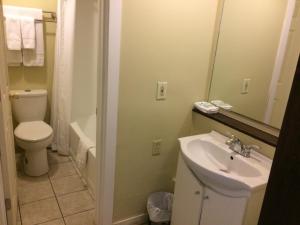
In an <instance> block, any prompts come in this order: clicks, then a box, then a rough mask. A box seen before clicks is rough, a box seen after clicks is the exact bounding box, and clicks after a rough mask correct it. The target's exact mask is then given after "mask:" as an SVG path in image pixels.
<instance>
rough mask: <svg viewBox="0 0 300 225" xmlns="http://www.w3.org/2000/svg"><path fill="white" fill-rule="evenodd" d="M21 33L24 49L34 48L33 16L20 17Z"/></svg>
mask: <svg viewBox="0 0 300 225" xmlns="http://www.w3.org/2000/svg"><path fill="white" fill-rule="evenodd" d="M21 34H22V43H23V48H24V49H35V20H34V18H33V17H29V16H23V17H21Z"/></svg>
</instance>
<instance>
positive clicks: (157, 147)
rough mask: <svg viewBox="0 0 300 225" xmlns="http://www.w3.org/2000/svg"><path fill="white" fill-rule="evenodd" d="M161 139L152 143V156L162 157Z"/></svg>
mask: <svg viewBox="0 0 300 225" xmlns="http://www.w3.org/2000/svg"><path fill="white" fill-rule="evenodd" d="M161 142H162V140H161V139H157V140H153V141H152V155H153V156H156V155H160V149H161Z"/></svg>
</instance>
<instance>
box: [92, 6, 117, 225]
mask: <svg viewBox="0 0 300 225" xmlns="http://www.w3.org/2000/svg"><path fill="white" fill-rule="evenodd" d="M99 4H100V6H99V7H100V18H99V20H100V22H99V31H100V32H99V46H98V48H99V49H98V50H99V51H98V52H99V55H98V59H99V60H98V61H99V68H98V81H97V84H98V93H97V107H98V109H100V110H98V115H97V141H96V142H97V143H96V146H99V147H97V153H96V160H97V194H96V195H97V196H96V224H97V225H111V224H113V206H114V183H115V166H116V162H115V161H116V146H117V122H118V97H119V71H120V69H119V68H120V45H121V15H122V0H100V1H99ZM99 114H100V115H99Z"/></svg>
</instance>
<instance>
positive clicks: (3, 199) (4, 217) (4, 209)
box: [0, 158, 7, 225]
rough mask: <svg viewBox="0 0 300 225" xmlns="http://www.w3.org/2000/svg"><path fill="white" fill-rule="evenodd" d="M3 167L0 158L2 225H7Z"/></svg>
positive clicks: (0, 212)
mask: <svg viewBox="0 0 300 225" xmlns="http://www.w3.org/2000/svg"><path fill="white" fill-rule="evenodd" d="M1 165H2V163H1V158H0V225H7V218H6V207H5V197H4V183H3V174H2V168H1Z"/></svg>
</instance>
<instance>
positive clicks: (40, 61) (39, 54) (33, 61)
mask: <svg viewBox="0 0 300 225" xmlns="http://www.w3.org/2000/svg"><path fill="white" fill-rule="evenodd" d="M35 34H36V43H35V49H24V50H23V64H24V66H44V58H45V56H44V55H45V52H44V31H43V23H42V22H40V23H36V24H35Z"/></svg>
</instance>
